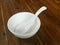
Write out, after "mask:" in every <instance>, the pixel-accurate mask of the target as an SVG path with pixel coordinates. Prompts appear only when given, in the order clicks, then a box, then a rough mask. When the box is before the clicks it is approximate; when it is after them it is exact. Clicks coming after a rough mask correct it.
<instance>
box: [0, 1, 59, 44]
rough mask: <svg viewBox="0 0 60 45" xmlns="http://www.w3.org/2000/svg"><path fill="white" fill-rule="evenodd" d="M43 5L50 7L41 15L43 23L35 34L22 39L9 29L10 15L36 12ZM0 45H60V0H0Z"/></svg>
mask: <svg viewBox="0 0 60 45" xmlns="http://www.w3.org/2000/svg"><path fill="white" fill-rule="evenodd" d="M43 5H45V6H46V7H47V8H48V9H47V10H46V11H44V12H43V13H41V15H39V18H40V19H41V22H42V25H41V28H40V29H39V31H38V33H37V34H36V35H35V36H33V37H31V38H29V39H20V38H17V37H15V36H14V35H13V34H12V33H11V32H9V31H8V29H7V21H8V19H9V17H10V16H12V15H13V14H15V13H17V12H22V11H28V12H32V13H35V12H36V11H37V10H38V9H39V8H40V7H41V6H43ZM0 45H60V0H0Z"/></svg>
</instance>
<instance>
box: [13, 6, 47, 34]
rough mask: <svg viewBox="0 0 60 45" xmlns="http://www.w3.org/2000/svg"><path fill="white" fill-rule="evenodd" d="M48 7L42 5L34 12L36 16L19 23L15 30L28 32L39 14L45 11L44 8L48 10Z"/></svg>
mask: <svg viewBox="0 0 60 45" xmlns="http://www.w3.org/2000/svg"><path fill="white" fill-rule="evenodd" d="M46 9H47V7H45V6H42V7H41V8H40V9H39V10H38V11H37V12H36V13H35V14H34V16H33V17H31V19H29V20H28V21H27V22H24V23H22V24H18V25H17V26H16V27H15V29H14V31H15V32H17V33H26V32H27V31H28V30H29V29H30V27H31V26H33V25H34V22H35V20H36V18H37V16H38V15H39V14H40V13H41V12H43V11H44V10H46Z"/></svg>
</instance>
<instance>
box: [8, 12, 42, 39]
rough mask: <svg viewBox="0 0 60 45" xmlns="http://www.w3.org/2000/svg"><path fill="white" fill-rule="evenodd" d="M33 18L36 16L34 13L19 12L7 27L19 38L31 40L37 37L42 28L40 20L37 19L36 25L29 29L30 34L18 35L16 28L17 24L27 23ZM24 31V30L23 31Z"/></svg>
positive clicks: (11, 18) (10, 19)
mask: <svg viewBox="0 0 60 45" xmlns="http://www.w3.org/2000/svg"><path fill="white" fill-rule="evenodd" d="M32 16H34V14H33V13H30V12H19V13H16V14H14V15H13V16H11V17H10V18H9V20H8V22H7V27H8V29H9V31H10V32H11V33H12V34H14V35H15V36H16V37H19V38H29V37H32V36H33V35H35V34H36V33H37V32H38V30H39V28H40V26H41V21H40V19H39V18H38V17H37V19H36V20H35V23H34V25H33V26H32V27H31V28H30V29H29V31H28V32H26V33H24V34H21V33H17V32H15V31H14V29H15V27H16V25H17V24H19V23H20V24H21V23H23V22H25V21H27V20H28V19H30V18H31V17H32ZM23 31H24V30H23Z"/></svg>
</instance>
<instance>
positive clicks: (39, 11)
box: [35, 6, 47, 17]
mask: <svg viewBox="0 0 60 45" xmlns="http://www.w3.org/2000/svg"><path fill="white" fill-rule="evenodd" d="M46 9H47V8H46V7H45V6H42V7H41V8H40V9H39V10H37V12H36V13H35V16H36V17H37V16H38V15H39V14H40V13H41V12H43V11H44V10H46Z"/></svg>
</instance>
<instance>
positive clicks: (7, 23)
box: [7, 12, 41, 36]
mask: <svg viewBox="0 0 60 45" xmlns="http://www.w3.org/2000/svg"><path fill="white" fill-rule="evenodd" d="M19 13H28V14H33V13H30V12H18V13H15V14H14V15H16V14H19ZM14 15H12V16H14ZM33 15H34V14H33ZM12 16H11V17H12ZM11 17H10V18H11ZM10 18H9V19H10ZM37 20H39V25H40V26H41V21H40V19H39V17H37ZM8 21H9V20H8ZM40 26H39V27H40ZM7 27H8V30H9V31H10V32H11V33H13V34H14V35H24V36H26V35H32V34H35V33H36V32H37V31H38V30H39V28H38V29H37V31H35V32H31V33H28V34H26V33H24V34H21V33H20V34H19V33H16V32H14V31H12V29H11V28H9V26H8V22H7Z"/></svg>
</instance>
